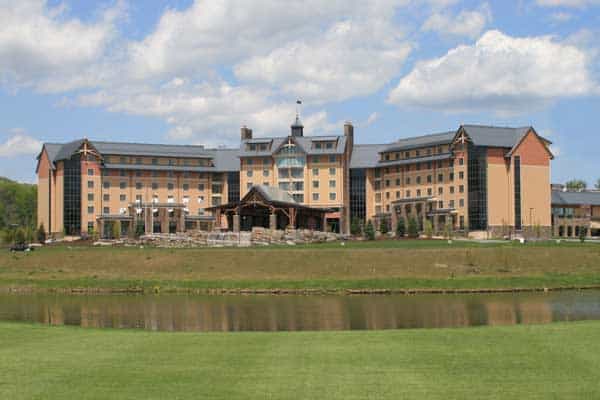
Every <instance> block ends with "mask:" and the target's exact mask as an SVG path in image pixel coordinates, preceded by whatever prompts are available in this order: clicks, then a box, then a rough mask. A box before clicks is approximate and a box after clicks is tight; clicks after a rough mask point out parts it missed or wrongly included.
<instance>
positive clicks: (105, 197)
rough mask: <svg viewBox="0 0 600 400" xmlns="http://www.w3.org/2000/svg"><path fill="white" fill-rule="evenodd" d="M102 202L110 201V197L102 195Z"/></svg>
mask: <svg viewBox="0 0 600 400" xmlns="http://www.w3.org/2000/svg"><path fill="white" fill-rule="evenodd" d="M102 200H104V201H110V195H109V194H104V195H103V196H102Z"/></svg>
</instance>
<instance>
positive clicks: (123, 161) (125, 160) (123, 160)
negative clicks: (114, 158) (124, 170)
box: [119, 157, 127, 164]
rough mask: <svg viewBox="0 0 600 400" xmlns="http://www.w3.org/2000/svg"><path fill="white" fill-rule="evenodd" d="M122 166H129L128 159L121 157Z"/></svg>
mask: <svg viewBox="0 0 600 400" xmlns="http://www.w3.org/2000/svg"><path fill="white" fill-rule="evenodd" d="M119 160H120V162H121V164H127V158H126V157H121V158H120V159H119Z"/></svg>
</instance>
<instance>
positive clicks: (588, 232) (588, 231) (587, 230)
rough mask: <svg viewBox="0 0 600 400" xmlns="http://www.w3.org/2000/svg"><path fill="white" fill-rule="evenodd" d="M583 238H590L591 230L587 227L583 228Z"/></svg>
mask: <svg viewBox="0 0 600 400" xmlns="http://www.w3.org/2000/svg"><path fill="white" fill-rule="evenodd" d="M585 236H587V237H591V236H592V228H591V227H589V226H588V227H586V228H585Z"/></svg>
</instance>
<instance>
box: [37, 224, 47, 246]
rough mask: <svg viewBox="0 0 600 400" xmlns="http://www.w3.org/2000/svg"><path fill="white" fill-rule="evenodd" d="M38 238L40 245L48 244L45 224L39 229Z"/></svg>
mask: <svg viewBox="0 0 600 400" xmlns="http://www.w3.org/2000/svg"><path fill="white" fill-rule="evenodd" d="M36 236H37V237H36V238H37V241H38V242H39V243H41V244H44V243H45V242H46V229H45V228H44V223H43V222H42V223H41V224H40V226H39V227H38V230H37V233H36Z"/></svg>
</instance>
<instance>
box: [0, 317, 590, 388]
mask: <svg viewBox="0 0 600 400" xmlns="http://www.w3.org/2000/svg"><path fill="white" fill-rule="evenodd" d="M0 372H1V373H0V398H2V399H11V400H18V399H32V398H36V399H37V398H39V399H108V398H110V399H166V398H169V399H200V398H206V399H209V398H210V399H270V398H273V399H300V398H303V399H317V398H319V399H483V398H485V399H515V398H518V399H593V398H599V397H600V385H599V384H598V382H600V323H599V322H579V323H558V324H550V325H531V326H513V327H493V328H466V329H434V330H404V331H360V332H359V331H354V332H349V331H347V332H295V333H284V332H281V333H233V334H232V333H225V334H223V333H209V334H198V333H166V332H159V333H154V332H147V331H130V330H95V329H82V328H74V327H47V326H42V325H27V324H13V323H0Z"/></svg>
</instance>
